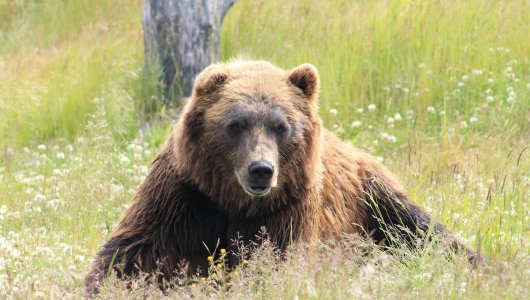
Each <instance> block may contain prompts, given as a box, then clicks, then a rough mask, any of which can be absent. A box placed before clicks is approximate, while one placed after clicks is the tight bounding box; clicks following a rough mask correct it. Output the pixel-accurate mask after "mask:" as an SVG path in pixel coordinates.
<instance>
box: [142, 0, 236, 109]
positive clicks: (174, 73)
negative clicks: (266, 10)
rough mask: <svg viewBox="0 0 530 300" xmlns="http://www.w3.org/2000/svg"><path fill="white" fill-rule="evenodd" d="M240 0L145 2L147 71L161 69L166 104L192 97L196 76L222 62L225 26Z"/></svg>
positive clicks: (157, 0)
mask: <svg viewBox="0 0 530 300" xmlns="http://www.w3.org/2000/svg"><path fill="white" fill-rule="evenodd" d="M235 1H236V0H145V4H144V17H143V28H144V47H145V63H146V67H147V68H161V70H162V73H163V74H162V78H160V82H161V89H162V93H163V96H164V100H163V101H164V102H165V104H168V103H169V102H171V101H179V100H180V99H181V98H183V97H189V96H190V94H191V89H192V86H193V80H194V79H195V76H196V75H197V74H198V73H199V72H200V71H202V69H204V68H205V67H206V66H208V65H209V64H211V63H213V62H217V61H219V58H220V56H219V52H220V33H221V24H222V21H223V18H224V16H225V15H226V13H227V12H228V9H229V8H230V7H231V6H232V5H233V4H234V2H235Z"/></svg>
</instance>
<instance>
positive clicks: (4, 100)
mask: <svg viewBox="0 0 530 300" xmlns="http://www.w3.org/2000/svg"><path fill="white" fill-rule="evenodd" d="M142 4H143V3H142V1H139V0H135V1H124V0H119V1H103V0H95V1H88V0H76V1H73V0H72V1H68V0H56V1H52V0H40V1H35V0H33V1H30V0H16V1H15V0H0V298H27V297H30V298H31V297H33V298H39V297H40V298H79V297H80V296H81V293H82V280H83V277H84V275H85V274H86V273H87V272H88V270H89V268H90V259H91V257H93V255H94V254H95V252H96V251H97V249H98V247H99V246H100V245H101V243H102V242H103V241H104V240H105V239H106V237H107V236H108V234H109V233H110V231H112V229H113V228H114V227H115V226H116V224H117V222H118V221H119V219H120V217H121V216H122V215H123V213H124V211H125V209H126V208H127V207H128V205H129V203H130V201H131V199H132V198H133V197H134V194H135V191H136V189H137V187H138V185H139V184H140V183H141V182H142V181H143V179H144V177H145V175H146V174H147V170H148V166H149V164H150V161H151V160H152V159H153V158H154V156H155V154H156V152H157V151H158V149H160V147H161V145H162V144H163V143H164V140H165V138H166V137H167V136H168V134H169V132H170V130H171V127H172V126H171V125H172V122H173V121H174V120H173V119H174V115H175V114H174V112H172V111H166V107H161V106H160V103H161V101H160V99H159V97H160V96H159V91H158V86H157V84H158V77H159V74H160V70H145V69H144V68H143V61H144V58H143V41H142V31H141V22H140V20H141V15H142ZM528 11H530V7H529V4H528V2H527V1H522V0H515V1H488V0H480V1H453V0H451V1H405V0H393V1H390V0H387V1H364V0H355V1H345V0H344V1H343V0H334V1H304V0H302V1H279V0H270V1H265V0H258V1H250V0H238V1H237V3H236V4H235V6H234V7H233V8H232V9H231V10H230V11H229V13H228V15H227V17H226V19H225V24H224V26H223V33H222V45H221V46H222V55H223V58H224V59H230V58H232V57H245V56H246V57H252V58H256V59H266V60H271V61H272V62H274V63H276V64H278V65H280V66H282V67H285V68H291V67H294V66H296V65H298V64H300V63H305V62H310V63H313V64H314V65H315V66H317V68H318V69H319V72H320V75H321V78H322V87H321V90H322V94H321V98H320V106H321V111H320V113H321V115H322V117H323V119H324V120H325V123H326V126H327V128H328V129H330V130H332V131H333V132H335V133H336V134H338V135H339V136H341V137H342V138H343V139H344V140H345V141H347V142H351V143H353V144H355V145H356V146H358V147H361V148H364V149H366V150H368V151H369V152H371V153H373V154H374V155H375V156H376V157H377V159H379V160H382V161H383V162H384V163H385V165H387V166H388V167H389V168H390V169H391V170H393V171H395V172H396V174H397V175H398V177H399V178H400V179H402V182H403V183H404V185H405V186H406V188H407V190H408V192H409V194H410V197H411V198H412V199H414V200H415V201H417V202H418V203H420V204H421V205H423V206H424V207H425V208H426V210H427V211H428V212H429V213H431V214H432V215H433V216H434V217H435V218H436V219H438V220H440V221H441V222H442V223H444V224H446V225H447V227H448V228H449V229H451V230H452V231H453V232H455V233H456V234H457V235H458V236H460V237H461V238H462V239H463V241H464V242H466V243H467V244H469V245H471V246H472V247H474V248H480V250H481V251H482V252H483V253H485V254H486V256H487V257H489V258H490V260H491V264H490V266H489V267H488V268H485V269H476V270H474V269H472V268H469V266H467V265H466V264H465V263H464V260H465V259H464V258H463V257H460V256H458V255H455V256H451V257H450V258H449V259H448V258H447V255H446V253H447V252H443V251H442V250H443V247H442V249H440V247H438V246H436V245H435V244H429V245H426V247H425V249H424V251H419V252H418V251H410V250H407V249H401V248H397V249H394V250H393V252H394V253H395V254H396V255H394V256H388V255H387V254H385V253H381V251H380V250H379V249H378V248H377V247H375V246H374V245H366V244H359V241H357V240H355V239H350V238H346V239H344V241H340V242H337V243H338V245H337V246H338V247H331V248H330V247H328V245H324V244H317V245H311V246H307V245H298V246H296V247H294V248H293V249H291V250H290V251H288V253H287V254H286V256H285V257H284V258H283V259H279V257H278V256H277V253H275V252H274V251H272V249H271V248H270V245H265V246H264V247H262V249H260V250H259V251H257V252H256V254H255V255H254V256H253V257H252V258H251V259H249V261H248V262H245V263H243V265H242V267H241V268H240V269H238V270H237V272H226V270H225V269H224V267H225V266H224V262H223V261H222V259H221V260H219V261H215V262H214V261H212V262H211V268H210V275H212V276H210V277H208V278H203V279H201V278H195V277H190V278H185V279H183V280H182V281H181V282H177V283H176V284H177V285H179V286H181V287H180V288H175V289H172V290H171V291H169V292H168V294H167V295H165V296H169V297H175V298H230V299H232V298H243V299H248V298H287V299H292V298H371V297H378V298H439V297H442V298H520V297H521V296H523V297H524V295H528V294H529V293H530V291H529V285H528V282H530V273H529V272H528V269H529V268H530V266H529V261H530V259H529V258H530V252H529V249H530V239H529V235H528V232H529V231H530V227H529V224H530V219H529V218H530V209H529V203H528V195H529V193H530V192H529V190H530V182H529V177H528V176H529V175H528V170H529V169H530V159H529V157H530V156H529V155H530V149H529V148H528V145H529V144H530V140H529V137H530V123H529V121H528V116H529V115H530V101H529V100H528V99H529V94H530V57H529V53H530V44H529V43H525V41H528V40H530V32H529V31H528V30H527V27H528V26H527V24H529V23H530V14H528V13H527V12H528ZM212 251H221V249H216V250H213V249H212ZM360 252H363V253H364V254H362V255H361V253H360ZM444 253H445V254H444ZM221 257H222V256H221ZM215 259H216V260H217V258H215ZM219 265H220V266H219ZM213 274H216V275H215V276H213ZM131 287H132V290H128V289H126V288H125V287H124V285H123V283H122V282H116V281H110V282H109V283H108V284H107V286H105V287H104V289H103V294H102V297H103V298H130V297H142V298H160V297H162V296H164V295H162V294H161V292H160V291H158V290H156V289H149V288H146V287H148V285H147V283H145V282H143V281H138V282H134V283H133V284H132V286H131Z"/></svg>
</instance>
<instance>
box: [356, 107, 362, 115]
mask: <svg viewBox="0 0 530 300" xmlns="http://www.w3.org/2000/svg"><path fill="white" fill-rule="evenodd" d="M356 112H357V113H358V114H362V113H363V112H364V109H362V108H357V110H356Z"/></svg>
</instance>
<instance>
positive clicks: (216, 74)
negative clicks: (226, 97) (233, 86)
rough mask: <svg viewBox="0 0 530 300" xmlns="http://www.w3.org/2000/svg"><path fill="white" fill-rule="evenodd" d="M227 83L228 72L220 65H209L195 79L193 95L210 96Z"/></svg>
mask: <svg viewBox="0 0 530 300" xmlns="http://www.w3.org/2000/svg"><path fill="white" fill-rule="evenodd" d="M227 82H228V71H227V70H226V69H225V68H223V67H222V66H221V65H218V64H215V65H210V66H208V67H207V68H206V69H204V71H202V72H201V73H200V74H199V75H197V78H195V84H194V85H193V94H194V95H195V96H202V95H205V94H210V93H212V92H214V91H215V90H217V89H219V88H220V87H222V86H223V85H225V84H226V83H227Z"/></svg>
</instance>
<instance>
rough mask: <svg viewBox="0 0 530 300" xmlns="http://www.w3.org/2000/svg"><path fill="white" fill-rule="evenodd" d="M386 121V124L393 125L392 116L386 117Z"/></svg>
mask: <svg viewBox="0 0 530 300" xmlns="http://www.w3.org/2000/svg"><path fill="white" fill-rule="evenodd" d="M386 123H387V124H388V125H394V118H392V117H390V118H388V119H386Z"/></svg>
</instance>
